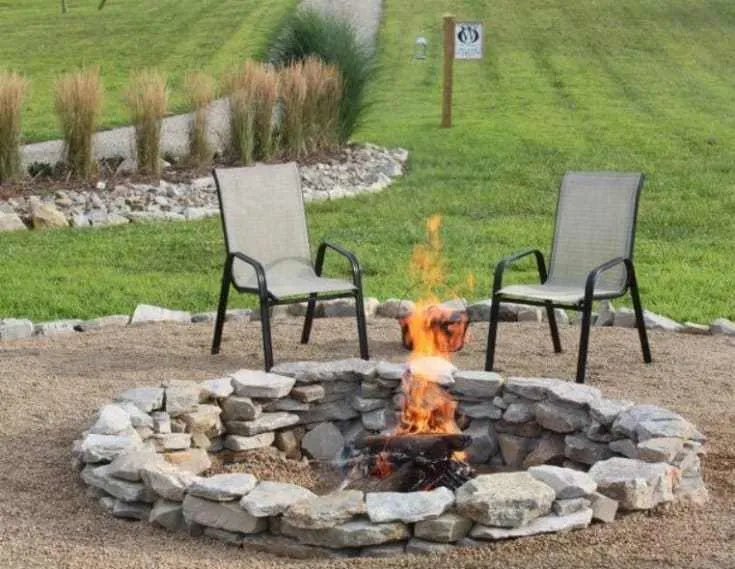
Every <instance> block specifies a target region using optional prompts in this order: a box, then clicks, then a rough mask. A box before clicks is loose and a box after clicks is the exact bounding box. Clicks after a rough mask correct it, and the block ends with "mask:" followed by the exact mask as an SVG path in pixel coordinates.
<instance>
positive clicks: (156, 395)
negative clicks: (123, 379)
mask: <svg viewBox="0 0 735 569" xmlns="http://www.w3.org/2000/svg"><path fill="white" fill-rule="evenodd" d="M115 401H129V402H131V403H133V404H134V405H135V406H136V407H138V409H140V410H141V411H143V412H144V413H150V412H151V411H156V410H158V409H161V408H162V407H163V388H162V387H135V388H133V389H128V390H127V391H125V392H124V393H121V394H120V395H119V396H118V397H117V398H116V399H115Z"/></svg>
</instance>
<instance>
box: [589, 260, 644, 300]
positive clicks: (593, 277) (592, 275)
mask: <svg viewBox="0 0 735 569" xmlns="http://www.w3.org/2000/svg"><path fill="white" fill-rule="evenodd" d="M620 264H624V265H625V270H626V272H627V274H630V272H631V269H632V265H633V261H631V260H630V259H629V258H628V257H615V258H614V259H610V260H609V261H605V262H604V263H602V264H601V265H598V266H597V267H595V268H594V269H592V270H591V271H590V272H589V273H587V280H586V281H585V285H584V300H585V302H589V301H591V300H592V297H593V296H594V293H595V283H596V282H597V278H598V277H599V276H600V274H601V273H604V272H605V271H609V270H610V269H612V268H614V267H617V266H618V265H620ZM626 287H627V279H626ZM623 291H625V289H623Z"/></svg>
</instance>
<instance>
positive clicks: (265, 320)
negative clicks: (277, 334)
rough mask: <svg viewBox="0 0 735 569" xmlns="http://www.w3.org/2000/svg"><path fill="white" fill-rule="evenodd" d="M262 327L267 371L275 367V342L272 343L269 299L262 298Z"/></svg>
mask: <svg viewBox="0 0 735 569" xmlns="http://www.w3.org/2000/svg"><path fill="white" fill-rule="evenodd" d="M260 329H261V332H262V334H263V360H264V362H265V371H270V369H271V368H272V367H273V344H272V343H271V315H270V308H269V307H268V301H267V300H266V299H264V298H262V297H261V299H260Z"/></svg>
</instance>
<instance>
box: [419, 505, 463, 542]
mask: <svg viewBox="0 0 735 569" xmlns="http://www.w3.org/2000/svg"><path fill="white" fill-rule="evenodd" d="M473 524H474V522H473V521H472V520H471V519H469V518H465V517H464V516H460V515H459V514H456V513H453V512H447V513H445V514H442V515H441V516H439V517H438V518H435V519H433V520H424V521H421V522H418V523H417V524H416V525H415V526H414V527H413V533H414V535H415V536H416V537H419V538H421V539H425V540H427V541H437V542H440V543H453V542H455V541H459V540H460V539H462V538H463V537H466V536H467V534H468V533H469V531H470V529H471V528H472V525H473Z"/></svg>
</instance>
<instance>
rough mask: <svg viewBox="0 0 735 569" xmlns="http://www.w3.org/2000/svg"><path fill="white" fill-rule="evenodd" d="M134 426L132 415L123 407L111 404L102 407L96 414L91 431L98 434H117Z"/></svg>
mask: <svg viewBox="0 0 735 569" xmlns="http://www.w3.org/2000/svg"><path fill="white" fill-rule="evenodd" d="M132 426H133V425H132V423H131V421H130V415H129V414H128V413H127V412H126V411H125V410H124V409H123V408H122V407H120V406H118V405H114V404H110V405H105V406H103V407H101V408H100V410H99V411H98V412H97V413H96V414H95V421H94V423H93V424H92V426H91V427H90V428H89V432H90V433H94V434H97V435H117V434H119V433H121V432H123V431H126V430H128V429H130V428H131V427H132Z"/></svg>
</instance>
